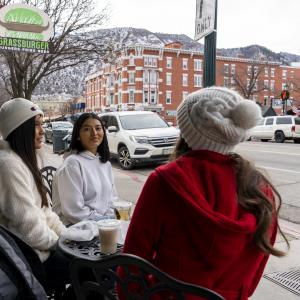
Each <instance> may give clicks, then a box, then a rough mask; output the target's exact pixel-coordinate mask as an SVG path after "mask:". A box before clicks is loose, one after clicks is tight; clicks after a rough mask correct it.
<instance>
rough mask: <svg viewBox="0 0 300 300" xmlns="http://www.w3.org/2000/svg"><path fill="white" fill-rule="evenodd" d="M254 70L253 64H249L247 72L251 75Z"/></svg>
mask: <svg viewBox="0 0 300 300" xmlns="http://www.w3.org/2000/svg"><path fill="white" fill-rule="evenodd" d="M251 72H252V66H247V74H248V75H251Z"/></svg>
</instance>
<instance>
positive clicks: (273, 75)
mask: <svg viewBox="0 0 300 300" xmlns="http://www.w3.org/2000/svg"><path fill="white" fill-rule="evenodd" d="M271 77H275V69H274V68H271Z"/></svg>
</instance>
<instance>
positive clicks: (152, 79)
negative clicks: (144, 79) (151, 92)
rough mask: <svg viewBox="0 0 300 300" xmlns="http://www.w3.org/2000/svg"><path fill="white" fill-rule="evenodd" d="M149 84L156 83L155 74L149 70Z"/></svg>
mask: <svg viewBox="0 0 300 300" xmlns="http://www.w3.org/2000/svg"><path fill="white" fill-rule="evenodd" d="M150 83H151V84H156V83H157V72H156V71H154V70H151V72H150Z"/></svg>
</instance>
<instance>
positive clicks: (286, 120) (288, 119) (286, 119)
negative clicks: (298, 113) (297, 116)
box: [276, 117, 293, 124]
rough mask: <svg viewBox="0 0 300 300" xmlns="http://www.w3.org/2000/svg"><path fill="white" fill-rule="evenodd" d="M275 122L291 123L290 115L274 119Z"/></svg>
mask: <svg viewBox="0 0 300 300" xmlns="http://www.w3.org/2000/svg"><path fill="white" fill-rule="evenodd" d="M276 124H293V122H292V118H291V117H282V118H277V119H276Z"/></svg>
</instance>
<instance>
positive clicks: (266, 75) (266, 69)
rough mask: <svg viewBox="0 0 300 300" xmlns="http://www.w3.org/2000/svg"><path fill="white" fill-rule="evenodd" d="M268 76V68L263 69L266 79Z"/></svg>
mask: <svg viewBox="0 0 300 300" xmlns="http://www.w3.org/2000/svg"><path fill="white" fill-rule="evenodd" d="M268 76H269V68H268V67H265V77H268Z"/></svg>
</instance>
